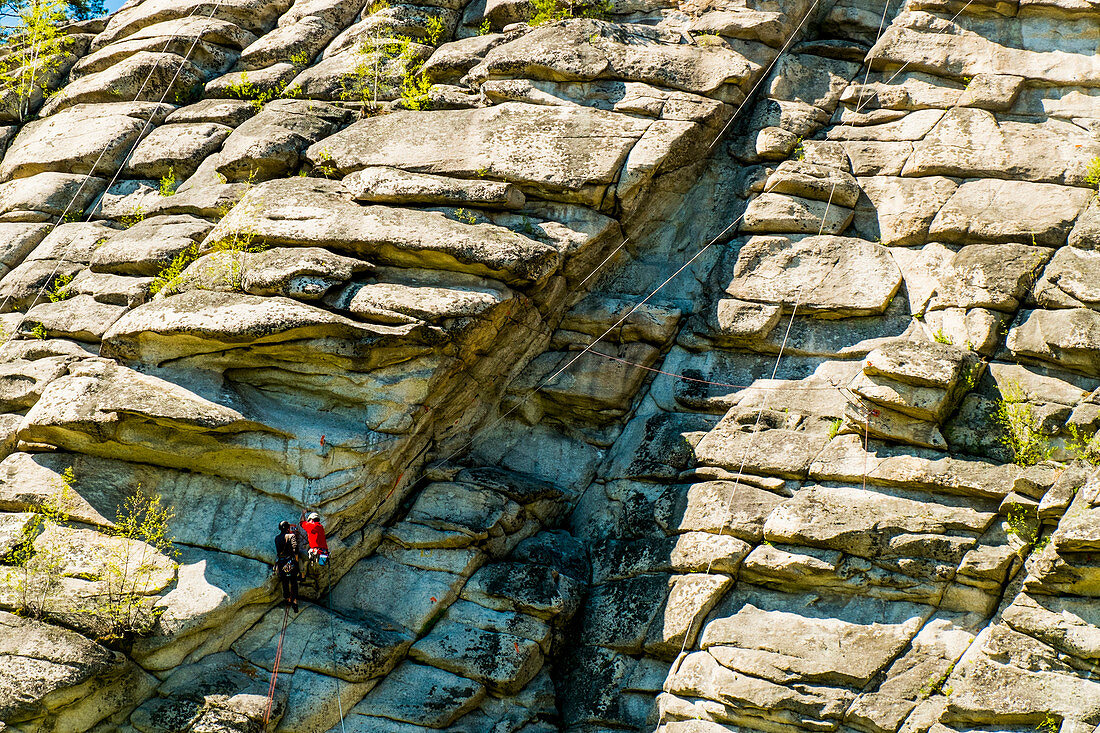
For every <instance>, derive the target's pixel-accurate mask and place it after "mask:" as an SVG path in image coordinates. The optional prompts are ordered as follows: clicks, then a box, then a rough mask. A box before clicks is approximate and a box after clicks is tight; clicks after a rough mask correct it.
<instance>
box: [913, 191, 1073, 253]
mask: <svg viewBox="0 0 1100 733" xmlns="http://www.w3.org/2000/svg"><path fill="white" fill-rule="evenodd" d="M1091 197H1092V193H1090V192H1089V190H1088V189H1085V188H1077V187H1072V186H1056V185H1054V184H1051V183H1031V182H1030V181H1001V180H996V179H990V178H983V179H980V180H977V181H966V182H965V183H963V184H962V185H961V186H959V188H958V190H956V191H955V193H954V194H952V196H951V198H950V199H948V200H947V203H945V204H944V205H943V208H941V209H940V212H939V213H938V214H936V218H935V219H933V221H932V224H931V226H930V227H929V230H928V234H929V236H930V237H934V238H936V239H940V240H943V241H947V242H962V243H967V242H974V241H985V242H1030V243H1032V244H1039V245H1046V246H1049V247H1058V246H1061V245H1062V244H1064V243H1065V242H1066V237H1068V236H1069V232H1070V229H1072V228H1073V223H1074V221H1075V220H1076V219H1077V217H1078V215H1079V214H1080V213H1081V212H1082V211H1083V210H1084V208H1085V205H1086V204H1088V202H1089V199H1090V198H1091Z"/></svg>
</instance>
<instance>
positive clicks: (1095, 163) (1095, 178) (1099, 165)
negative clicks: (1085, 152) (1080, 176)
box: [1085, 158, 1100, 190]
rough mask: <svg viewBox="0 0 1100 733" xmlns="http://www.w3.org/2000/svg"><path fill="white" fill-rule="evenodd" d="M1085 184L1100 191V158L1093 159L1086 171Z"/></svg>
mask: <svg viewBox="0 0 1100 733" xmlns="http://www.w3.org/2000/svg"><path fill="white" fill-rule="evenodd" d="M1085 183H1087V184H1089V185H1090V186H1092V187H1093V188H1095V189H1097V190H1100V158H1093V159H1092V160H1090V161H1089V165H1088V168H1086V169H1085Z"/></svg>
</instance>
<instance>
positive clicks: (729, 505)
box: [657, 179, 836, 728]
mask: <svg viewBox="0 0 1100 733" xmlns="http://www.w3.org/2000/svg"><path fill="white" fill-rule="evenodd" d="M835 191H836V180H835V179H834V180H833V185H832V188H831V189H830V190H829V200H828V201H827V202H826V203H825V212H824V213H823V214H822V215H821V226H820V227H818V230H817V233H818V235H819V236H820V235H821V233H822V232H823V231H824V230H825V220H826V218H827V217H828V216H829V207H830V206H831V205H832V203H833V193H834V192H835ZM805 286H806V281H805V280H803V281H802V282H801V283H799V286H798V292H797V293H795V298H794V307H793V308H792V309H791V317H790V319H789V320H788V321H787V328H786V329H785V330H784V332H783V341H782V342H781V343H780V344H779V355H778V356H776V359H775V366H774V367H772V376H771V380H772V381H775V378H776V376H777V375H778V374H779V365H780V364H781V363H782V361H783V352H784V351H785V350H786V348H787V340H788V339H789V338H790V335H791V327H792V326H794V319H795V316H796V315H797V314H798V306H799V305H800V304H801V303H802V291H803V289H804V288H805ZM770 398H771V393H770V392H765V393H764V399H763V401H762V402H761V403H760V406H759V407H758V408H756V420H755V421H754V422H753V425H752V434H751V435H750V437H749V443H748V445H746V446H745V449H744V450H743V451H742V452H741V463H740V465H739V466H738V467H737V476H736V477H735V478H734V479H733V483H734V487H735V488H736V487H737V486H739V485H741V478H742V477H743V476H744V474H745V464H747V463H748V460H749V455H750V454H751V453H752V449H753V448H754V447H755V445H756V437H757V436H758V435H759V434H760V430H759V428H760V419H761V418H762V417H763V415H764V410H766V409H767V408H768V400H769V399H770ZM733 499H734V492H733V491H731V492H730V496H729V500H728V501H727V502H726V509H725V511H724V512H723V513H722V517H723V521H722V524H721V525H720V526H719V527H718V534H717V536H718V537H723V536H725V534H726V523H725V517H728V516H730V515H731V513H732V511H733ZM716 559H717V554H715V555H714V556H712V557H711V558H710V560H709V561H708V562H707V569H706V573H705V574H706V575H710V573H711V570H712V569H713V568H714V561H715V560H716ZM689 638H691V629H690V628H689V629H687V630H686V631H685V632H684V641H683V643H682V644H681V645H680V651H679V653H677V655H676V660H675V661H674V662H673V665H674V666H675V665H676V663H677V662H679V661H680V659H681V658H682V657H683V656H684V652H685V651H687V645H688V639H689ZM664 722H665V711H664V710H662V711H661V715H660V718H659V720H658V721H657V727H658V728H660V726H661V725H663V724H664Z"/></svg>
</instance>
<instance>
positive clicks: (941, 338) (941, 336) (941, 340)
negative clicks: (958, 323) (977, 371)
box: [932, 328, 955, 346]
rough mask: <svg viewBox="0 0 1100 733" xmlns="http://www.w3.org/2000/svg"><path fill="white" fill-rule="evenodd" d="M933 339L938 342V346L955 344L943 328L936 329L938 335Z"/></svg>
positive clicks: (935, 334) (934, 335)
mask: <svg viewBox="0 0 1100 733" xmlns="http://www.w3.org/2000/svg"><path fill="white" fill-rule="evenodd" d="M932 338H934V339H935V340H936V343H937V344H947V345H948V346H950V345H952V344H954V343H955V341H954V339H952V338H951V337H950V336H948V335H947V334H946V333H944V332H943V329H942V328H938V329H936V333H934V334H933V335H932Z"/></svg>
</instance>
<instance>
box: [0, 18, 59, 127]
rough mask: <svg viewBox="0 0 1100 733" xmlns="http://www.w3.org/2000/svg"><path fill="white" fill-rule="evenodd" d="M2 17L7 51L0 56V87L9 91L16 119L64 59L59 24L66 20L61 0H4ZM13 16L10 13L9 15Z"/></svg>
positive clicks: (1, 38) (23, 115)
mask: <svg viewBox="0 0 1100 733" xmlns="http://www.w3.org/2000/svg"><path fill="white" fill-rule="evenodd" d="M0 7H2V8H3V9H5V10H7V13H5V15H7V17H6V18H5V20H6V21H14V22H12V23H10V24H9V23H8V22H5V23H3V27H2V28H0V41H2V46H3V48H4V49H5V50H9V49H10V52H9V53H7V54H5V55H4V56H2V57H0V90H2V91H5V92H10V93H11V95H12V97H13V99H14V102H15V109H14V110H12V111H14V112H15V113H16V115H17V117H18V120H19V121H20V122H22V121H23V120H25V119H27V118H28V117H29V116H30V113H31V108H30V106H31V102H32V101H34V100H35V98H36V90H40V89H44V87H45V86H46V81H47V80H48V78H49V77H51V76H52V75H53V74H54V73H55V72H57V71H58V70H59V69H60V68H61V63H62V61H63V60H64V54H63V51H64V48H63V42H64V36H63V35H62V34H61V33H60V27H61V25H62V24H63V23H64V22H65V21H66V5H65V3H64V2H63V0H30V2H20V3H12V2H5V3H2V4H0ZM12 16H14V17H12Z"/></svg>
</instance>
